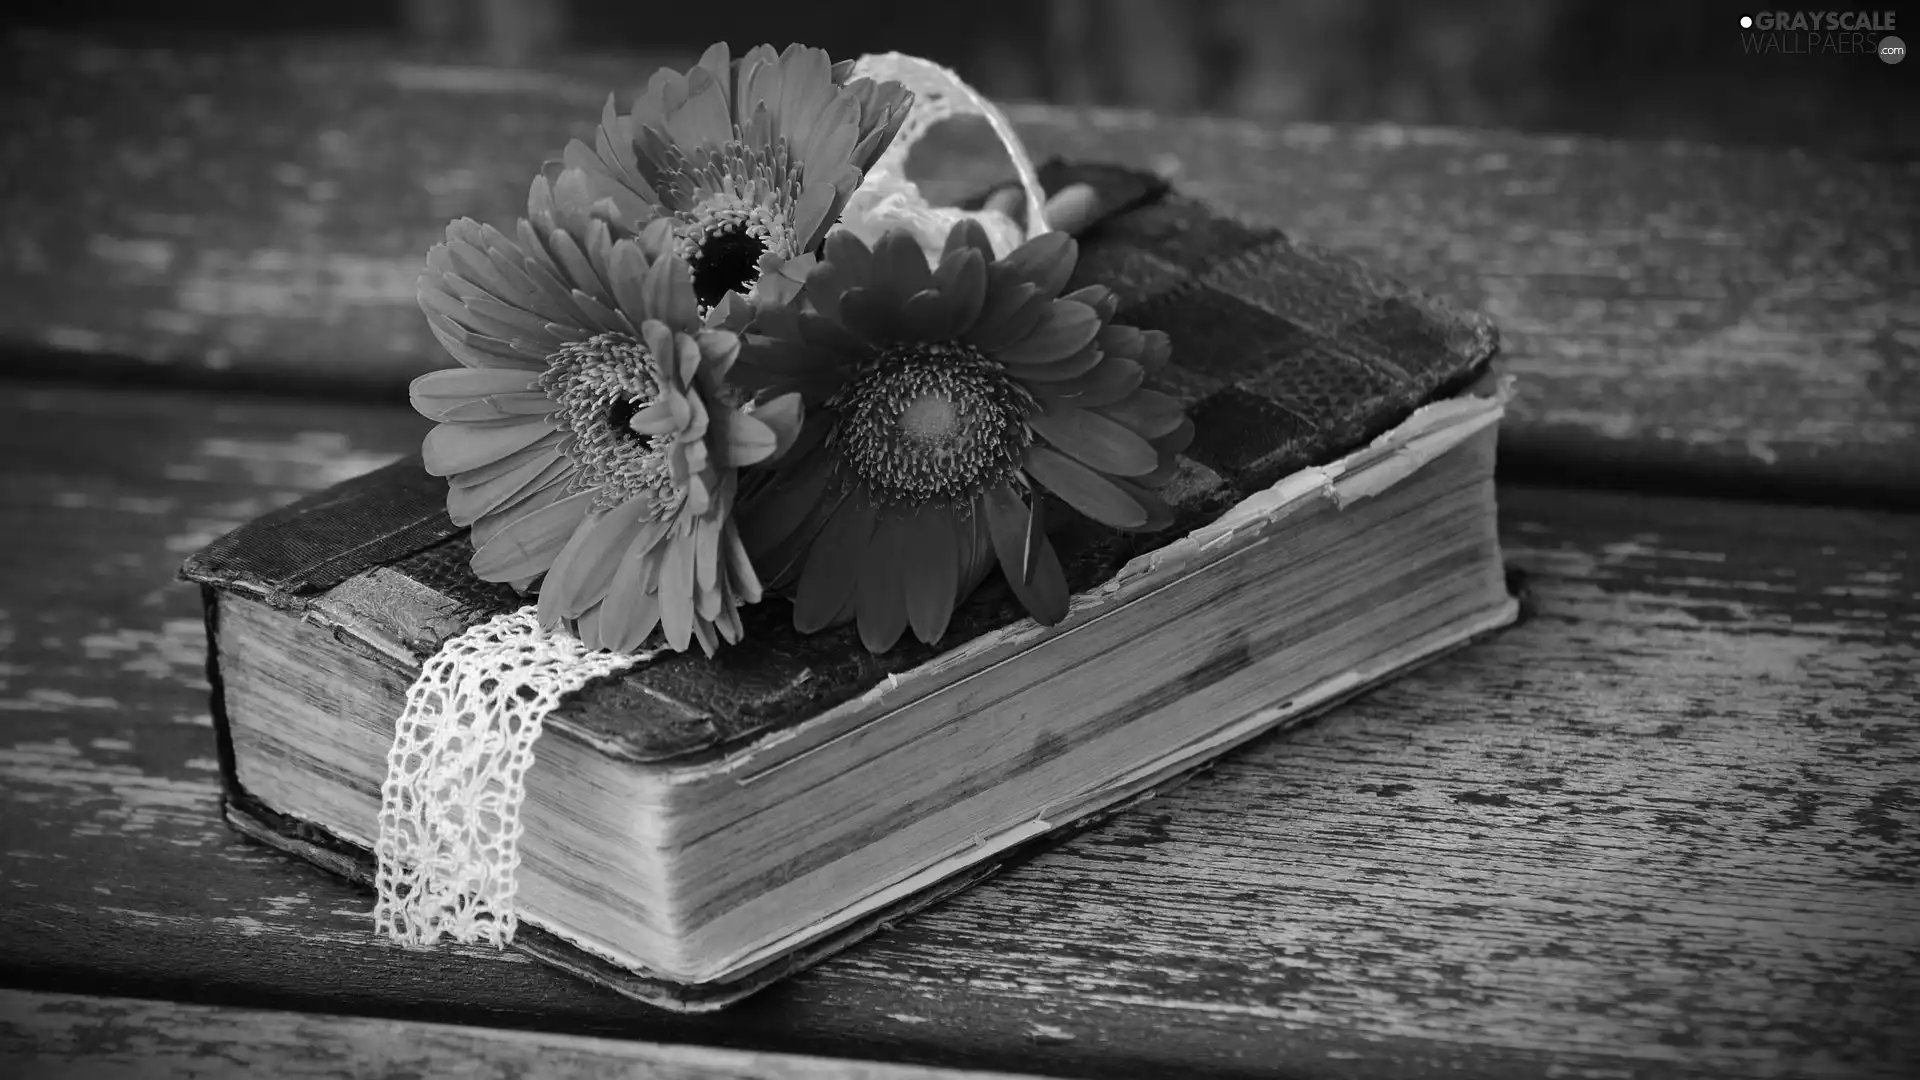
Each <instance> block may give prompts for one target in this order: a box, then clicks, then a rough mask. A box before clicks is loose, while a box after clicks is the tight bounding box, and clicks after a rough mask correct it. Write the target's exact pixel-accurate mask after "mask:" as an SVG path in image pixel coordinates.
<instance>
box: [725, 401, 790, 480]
mask: <svg viewBox="0 0 1920 1080" xmlns="http://www.w3.org/2000/svg"><path fill="white" fill-rule="evenodd" d="M788 396H789V397H792V396H793V395H788ZM782 400H785V399H784V398H783V399H782ZM707 433H708V438H709V439H710V440H711V444H712V446H713V453H714V464H716V465H718V466H720V467H721V468H723V469H727V468H732V469H740V468H745V467H746V466H748V465H754V464H757V463H759V462H762V461H765V460H766V459H767V458H769V457H772V456H773V452H774V451H775V450H777V449H779V446H780V439H779V436H777V435H775V434H774V431H773V429H772V428H771V427H768V426H767V425H766V424H764V423H762V422H761V421H760V419H759V418H758V417H757V416H755V415H750V414H748V413H744V412H741V411H740V410H738V409H726V408H719V409H714V410H712V411H711V412H710V413H709V414H708V426H707Z"/></svg>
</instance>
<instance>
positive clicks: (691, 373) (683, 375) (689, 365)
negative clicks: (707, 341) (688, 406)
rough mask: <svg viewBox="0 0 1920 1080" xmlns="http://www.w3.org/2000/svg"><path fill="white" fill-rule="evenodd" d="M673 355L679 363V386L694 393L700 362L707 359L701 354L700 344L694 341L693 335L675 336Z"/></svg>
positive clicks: (682, 334)
mask: <svg viewBox="0 0 1920 1080" xmlns="http://www.w3.org/2000/svg"><path fill="white" fill-rule="evenodd" d="M673 355H674V359H675V360H676V361H677V362H678V371H677V372H676V374H677V375H678V377H679V380H678V381H679V385H681V386H683V387H686V388H687V391H688V392H689V393H691V392H693V390H694V388H695V386H696V382H695V380H696V379H697V378H698V377H699V375H700V362H701V361H702V360H703V359H705V356H704V354H702V353H701V352H700V343H699V342H698V341H695V340H694V339H693V335H692V334H688V333H681V334H675V335H674V338H673Z"/></svg>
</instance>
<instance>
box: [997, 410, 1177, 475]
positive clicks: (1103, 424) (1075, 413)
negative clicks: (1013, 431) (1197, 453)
mask: <svg viewBox="0 0 1920 1080" xmlns="http://www.w3.org/2000/svg"><path fill="white" fill-rule="evenodd" d="M1027 426H1028V427H1030V428H1032V429H1033V430H1034V432H1035V433H1036V434H1038V435H1039V436H1040V437H1041V438H1043V439H1045V440H1047V442H1048V443H1049V444H1051V445H1052V446H1053V448H1054V449H1056V450H1058V451H1060V452H1061V453H1063V454H1067V455H1069V456H1071V457H1073V458H1075V459H1077V460H1079V461H1080V462H1081V463H1082V464H1084V465H1086V466H1088V467H1090V468H1094V469H1098V470H1099V471H1101V472H1103V473H1112V474H1114V475H1115V476H1139V475H1141V474H1143V473H1150V472H1152V471H1153V470H1154V467H1155V466H1157V465H1159V464H1160V456H1159V454H1158V453H1157V452H1155V450H1154V448H1153V444H1151V443H1149V442H1148V441H1147V440H1145V439H1143V438H1141V437H1140V436H1138V435H1136V434H1134V433H1133V431H1132V430H1130V429H1129V428H1127V427H1125V426H1123V425H1121V424H1119V423H1117V422H1115V421H1113V420H1109V419H1107V418H1106V417H1104V416H1101V415H1100V414H1099V413H1096V412H1090V411H1088V410H1086V409H1081V408H1077V407H1075V406H1073V405H1068V404H1065V403H1064V402H1059V401H1050V402H1048V403H1047V404H1046V407H1045V408H1044V409H1042V410H1041V411H1040V412H1037V413H1034V414H1032V415H1031V416H1029V417H1027Z"/></svg>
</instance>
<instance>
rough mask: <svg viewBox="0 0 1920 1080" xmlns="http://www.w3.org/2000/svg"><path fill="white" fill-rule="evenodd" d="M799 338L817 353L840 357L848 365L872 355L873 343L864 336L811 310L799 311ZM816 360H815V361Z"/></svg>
mask: <svg viewBox="0 0 1920 1080" xmlns="http://www.w3.org/2000/svg"><path fill="white" fill-rule="evenodd" d="M798 322H799V329H800V339H801V340H802V341H804V342H806V343H807V344H808V345H811V346H812V347H813V348H814V349H816V350H818V352H819V353H823V354H825V355H827V356H830V357H842V358H844V359H843V361H842V362H843V363H844V364H847V365H849V366H851V365H854V364H858V363H859V362H860V361H861V360H864V359H866V358H868V357H870V356H872V355H873V345H872V343H870V342H868V341H867V339H866V338H864V337H861V336H860V335H858V334H856V333H854V332H853V331H852V330H849V329H848V328H847V327H845V326H842V325H841V324H840V323H839V322H837V321H835V320H834V319H831V318H828V317H826V316H824V315H818V314H815V313H813V312H811V311H803V312H801V313H800V316H799V319H798ZM817 362H818V361H817V360H816V361H815V363H817Z"/></svg>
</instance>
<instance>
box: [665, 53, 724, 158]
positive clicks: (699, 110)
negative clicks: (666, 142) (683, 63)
mask: <svg viewBox="0 0 1920 1080" xmlns="http://www.w3.org/2000/svg"><path fill="white" fill-rule="evenodd" d="M667 135H668V137H669V138H671V139H672V140H673V141H674V142H675V143H676V144H678V145H679V146H680V147H681V149H683V150H691V149H693V148H694V147H696V146H720V145H723V144H725V143H726V142H727V140H729V139H731V138H732V137H733V115H732V113H731V111H730V110H729V109H728V108H727V89H726V80H725V78H724V77H718V76H715V75H714V73H713V72H712V71H709V70H707V69H706V68H704V67H695V68H694V69H693V70H692V71H689V72H687V99H686V100H685V101H683V102H681V103H680V107H679V108H678V109H675V110H673V111H672V112H671V113H669V114H667Z"/></svg>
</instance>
